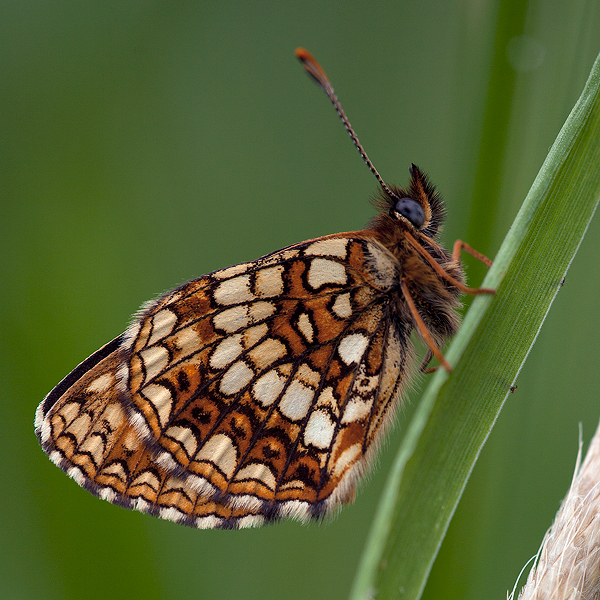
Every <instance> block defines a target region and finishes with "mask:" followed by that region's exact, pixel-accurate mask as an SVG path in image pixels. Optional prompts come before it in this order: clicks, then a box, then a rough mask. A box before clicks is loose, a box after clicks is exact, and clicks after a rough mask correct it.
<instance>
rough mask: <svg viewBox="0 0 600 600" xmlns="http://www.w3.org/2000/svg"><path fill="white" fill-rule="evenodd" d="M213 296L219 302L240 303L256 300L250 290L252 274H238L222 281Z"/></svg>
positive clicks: (226, 303)
mask: <svg viewBox="0 0 600 600" xmlns="http://www.w3.org/2000/svg"><path fill="white" fill-rule="evenodd" d="M213 298H214V300H215V302H217V304H225V305H228V304H239V303H240V302H249V301H250V300H254V294H253V293H252V292H251V291H250V275H238V276H237V277H233V278H232V279H227V280H225V281H223V282H222V283H220V284H219V285H218V287H217V288H216V289H215V291H214V294H213Z"/></svg>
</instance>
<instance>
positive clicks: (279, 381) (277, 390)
mask: <svg viewBox="0 0 600 600" xmlns="http://www.w3.org/2000/svg"><path fill="white" fill-rule="evenodd" d="M285 382H286V377H284V376H283V375H281V374H279V373H278V372H277V371H269V372H268V373H265V374H264V375H263V376H262V377H259V378H258V379H257V380H256V382H255V383H254V385H253V386H252V391H253V393H254V398H255V399H256V401H257V402H260V404H261V405H262V406H270V405H271V404H273V402H275V400H277V398H278V397H279V394H281V391H282V390H283V386H284V385H285Z"/></svg>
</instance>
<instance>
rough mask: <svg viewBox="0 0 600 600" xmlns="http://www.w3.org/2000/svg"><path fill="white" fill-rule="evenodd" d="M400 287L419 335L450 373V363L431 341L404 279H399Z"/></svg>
mask: <svg viewBox="0 0 600 600" xmlns="http://www.w3.org/2000/svg"><path fill="white" fill-rule="evenodd" d="M400 288H401V289H402V293H403V294H404V299H405V300H406V304H407V305H408V309H409V310H410V313H411V315H412V316H413V319H414V320H415V323H416V324H417V329H418V330H419V333H420V334H421V337H422V338H423V340H425V343H426V344H427V345H428V346H429V349H430V350H431V352H432V353H433V356H435V357H436V358H437V359H438V361H439V363H440V365H442V367H444V369H446V371H448V373H450V372H451V371H452V367H451V366H450V363H448V361H447V360H446V359H445V358H444V355H443V354H442V353H441V352H440V351H439V349H438V347H437V346H436V345H435V342H434V341H433V338H432V337H431V335H430V334H429V331H428V330H427V326H426V325H425V323H424V322H423V319H422V318H421V315H420V314H419V311H418V310H417V307H416V306H415V302H414V300H413V299H412V297H411V295H410V292H409V291H408V286H407V285H406V280H405V279H401V280H400Z"/></svg>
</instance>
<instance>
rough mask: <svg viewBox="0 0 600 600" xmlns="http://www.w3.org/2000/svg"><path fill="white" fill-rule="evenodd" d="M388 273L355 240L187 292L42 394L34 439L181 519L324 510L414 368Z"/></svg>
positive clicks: (364, 463) (299, 250) (100, 483)
mask: <svg viewBox="0 0 600 600" xmlns="http://www.w3.org/2000/svg"><path fill="white" fill-rule="evenodd" d="M398 275H399V274H398V263H397V261H396V260H395V259H394V257H393V256H392V255H391V254H390V253H389V252H388V251H387V250H386V249H385V248H384V247H383V246H382V245H381V244H380V243H379V242H378V241H376V240H375V239H374V238H373V237H372V236H371V235H369V234H368V233H366V232H358V233H354V234H339V235H333V236H328V237H324V238H319V239H316V240H311V241H309V242H304V243H301V244H297V245H295V246H290V247H289V248H286V249H284V250H281V251H279V252H275V253H273V254H270V255H267V256H265V257H263V258H261V259H259V260H256V261H254V262H249V263H244V264H241V265H237V266H234V267H230V268H228V269H224V270H221V271H216V272H215V273H212V274H210V275H206V276H204V277H201V278H199V279H197V280H193V281H191V282H189V283H187V284H184V285H183V286H181V287H180V288H178V289H176V290H174V291H173V292H170V293H168V294H166V295H164V296H163V297H161V298H159V299H158V300H156V301H153V302H151V303H149V304H148V305H146V306H145V307H144V308H143V309H142V310H141V312H140V314H139V315H138V317H137V319H136V320H135V322H134V323H133V325H132V326H131V327H130V328H129V329H128V330H127V331H126V332H125V333H124V334H123V335H121V336H119V337H118V338H116V339H115V340H113V341H112V342H110V343H109V344H107V345H106V346H105V347H104V348H102V349H100V350H99V351H98V352H96V353H95V354H94V355H92V356H91V357H90V358H88V359H87V360H86V361H84V362H83V363H82V364H81V365H80V366H79V367H78V368H77V369H75V371H73V373H71V374H70V375H69V376H67V378H65V380H63V381H62V382H61V383H60V384H59V385H58V386H57V387H56V388H55V389H54V390H53V391H52V392H50V394H49V395H48V396H47V397H46V399H45V400H44V401H43V402H42V404H41V405H40V407H39V408H38V412H37V415H36V431H37V433H38V436H39V438H40V441H41V443H42V446H43V448H44V450H45V451H46V452H47V453H48V454H49V456H50V458H51V459H52V460H53V461H54V462H55V463H56V464H57V465H58V466H60V467H61V468H62V469H63V470H65V471H66V472H67V473H68V474H69V475H70V476H72V477H73V478H74V479H75V480H76V481H77V482H78V483H79V484H80V485H82V486H83V487H85V488H87V489H88V490H90V491H91V492H93V493H94V494H96V495H98V496H100V497H102V498H104V499H106V500H109V501H111V502H113V503H116V504H120V505H123V506H125V507H128V508H134V509H137V510H141V511H143V512H148V513H151V514H155V515H157V516H160V517H162V518H167V519H171V520H173V521H177V522H181V523H184V524H186V525H192V526H196V527H201V528H208V527H226V528H233V527H246V526H253V525H260V524H262V523H264V522H268V521H272V520H276V519H278V518H283V517H295V518H299V519H302V520H306V519H308V518H310V517H319V516H322V515H325V514H327V513H329V512H330V511H332V510H333V509H334V508H335V507H336V506H338V505H339V504H342V503H345V502H348V501H350V500H351V499H352V498H353V495H354V487H355V484H356V482H357V480H358V478H359V477H360V476H361V475H362V474H363V473H364V471H365V469H366V468H367V467H368V465H369V463H370V461H371V459H372V455H373V453H374V452H375V450H376V448H377V446H378V442H379V441H380V439H381V437H382V431H383V429H384V428H385V425H386V423H388V422H389V420H390V416H391V414H393V412H394V411H393V410H391V408H392V407H393V405H394V401H395V400H396V399H397V398H398V397H399V395H400V392H401V388H402V386H403V385H404V382H405V381H406V380H407V377H408V375H409V374H408V373H407V371H408V370H409V369H410V368H411V366H412V365H413V364H414V361H413V360H412V351H411V347H410V344H409V340H408V335H409V331H407V330H405V329H404V327H406V326H405V325H403V322H402V320H401V319H399V318H398V314H397V310H398V309H397V306H396V299H395V293H394V290H395V289H396V286H397V281H398Z"/></svg>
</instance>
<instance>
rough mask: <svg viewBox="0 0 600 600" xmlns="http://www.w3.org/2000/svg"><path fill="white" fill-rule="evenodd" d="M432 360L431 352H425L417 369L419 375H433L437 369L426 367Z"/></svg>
mask: <svg viewBox="0 0 600 600" xmlns="http://www.w3.org/2000/svg"><path fill="white" fill-rule="evenodd" d="M432 358H433V352H432V351H431V350H427V354H426V355H425V358H424V359H423V362H421V366H420V367H419V371H421V373H425V374H427V375H428V374H429V373H435V372H436V371H437V370H438V368H439V367H428V366H427V365H428V364H429V363H430V362H431V359H432Z"/></svg>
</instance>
